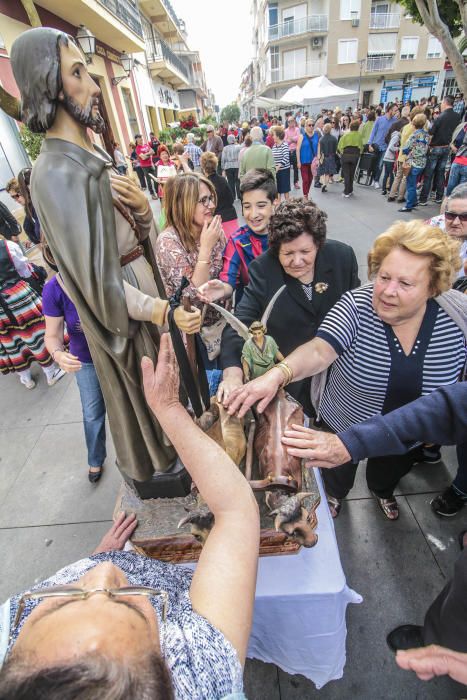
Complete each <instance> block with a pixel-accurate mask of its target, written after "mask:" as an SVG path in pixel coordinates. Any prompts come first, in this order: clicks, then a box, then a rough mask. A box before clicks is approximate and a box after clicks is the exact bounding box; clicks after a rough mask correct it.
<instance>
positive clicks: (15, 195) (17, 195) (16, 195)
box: [10, 194, 21, 199]
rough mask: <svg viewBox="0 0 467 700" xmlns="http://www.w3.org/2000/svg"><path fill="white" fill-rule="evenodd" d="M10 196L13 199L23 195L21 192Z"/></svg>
mask: <svg viewBox="0 0 467 700" xmlns="http://www.w3.org/2000/svg"><path fill="white" fill-rule="evenodd" d="M10 197H11V198H12V199H19V198H20V197H21V195H20V194H10Z"/></svg>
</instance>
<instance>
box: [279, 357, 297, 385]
mask: <svg viewBox="0 0 467 700" xmlns="http://www.w3.org/2000/svg"><path fill="white" fill-rule="evenodd" d="M276 367H279V369H280V370H281V371H282V373H283V375H284V378H285V381H284V384H282V386H283V387H284V386H287V384H290V383H291V382H292V380H293V369H292V367H290V366H289V365H288V364H287V362H286V361H285V360H282V362H279V363H278V364H277V365H276Z"/></svg>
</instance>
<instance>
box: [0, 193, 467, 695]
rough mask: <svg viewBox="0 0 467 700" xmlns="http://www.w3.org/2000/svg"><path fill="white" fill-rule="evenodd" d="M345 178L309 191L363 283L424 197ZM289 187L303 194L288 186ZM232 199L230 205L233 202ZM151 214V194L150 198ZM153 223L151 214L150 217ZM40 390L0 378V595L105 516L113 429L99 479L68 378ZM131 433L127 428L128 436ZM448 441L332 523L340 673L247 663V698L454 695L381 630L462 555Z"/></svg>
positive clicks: (90, 540) (112, 473) (407, 614)
mask: <svg viewBox="0 0 467 700" xmlns="http://www.w3.org/2000/svg"><path fill="white" fill-rule="evenodd" d="M342 191H343V186H342V185H341V184H334V185H332V186H331V187H330V188H329V191H328V192H327V193H321V191H320V190H317V189H312V191H311V197H312V198H313V199H314V200H315V202H316V203H317V204H318V205H319V206H320V207H322V208H323V209H324V210H325V211H327V213H328V217H329V218H328V237H329V238H334V239H338V240H342V241H345V242H346V243H349V244H350V245H352V246H353V248H354V250H355V252H356V255H357V258H358V262H359V268H360V277H361V279H362V281H365V280H366V279H367V277H366V255H367V252H368V249H369V247H370V246H371V243H372V241H373V240H374V239H375V237H376V236H377V235H378V234H380V233H381V232H383V231H384V230H385V229H386V228H387V227H388V226H389V225H390V224H391V223H392V222H393V221H394V220H396V219H398V218H402V217H405V218H409V219H413V218H427V217H429V216H434V215H435V214H437V213H439V207H436V206H435V205H430V206H428V207H426V208H424V209H420V210H419V212H412V213H411V214H405V215H404V214H399V213H398V212H397V208H398V206H400V205H397V204H389V203H387V202H386V198H385V197H383V196H381V194H380V191H375V190H374V189H373V188H367V187H364V186H356V188H355V195H354V197H351V198H349V199H344V198H343V197H342V196H341V195H342ZM294 195H300V192H299V191H295V192H294ZM237 205H238V203H237ZM152 206H153V209H154V212H155V214H156V215H158V213H159V203H158V202H157V203H152ZM156 220H157V219H156ZM32 372H33V375H34V377H35V379H36V380H37V387H36V389H34V390H33V391H27V390H26V389H24V388H23V387H22V386H20V384H19V381H18V378H17V377H15V376H11V375H10V376H6V377H1V378H0V386H1V394H0V408H1V412H0V551H1V562H2V564H1V576H0V601H2V600H4V599H5V598H6V597H7V596H9V595H10V594H12V593H14V592H18V591H20V590H25V589H26V588H28V587H29V586H30V585H31V584H33V583H34V582H37V581H40V580H41V579H42V578H44V577H46V576H48V575H50V574H52V573H53V572H55V571H56V570H57V569H58V568H60V567H61V566H64V565H65V564H68V563H70V562H72V561H75V560H76V559H79V558H81V557H83V556H86V555H88V554H89V553H90V552H92V550H93V548H94V547H95V545H96V544H97V543H98V542H99V539H100V538H101V536H102V535H103V534H104V532H105V531H106V530H107V529H108V527H109V526H110V523H111V516H112V511H113V508H114V505H115V501H116V497H117V490H118V487H119V483H120V479H119V474H118V472H117V469H116V467H115V466H114V450H113V447H112V443H111V439H110V435H109V439H108V457H107V460H106V463H105V472H104V475H103V477H102V479H101V481H100V482H99V483H98V484H97V485H92V484H90V483H89V481H88V479H87V464H86V450H85V443H84V435H83V428H82V423H81V407H80V402H79V395H78V390H77V386H76V382H75V380H74V378H73V377H72V376H66V377H65V378H64V379H62V380H61V381H60V382H59V383H58V384H57V385H56V386H54V387H51V388H49V387H48V386H47V384H46V381H45V378H44V375H43V373H42V372H41V370H40V369H39V368H38V367H33V370H32ZM128 437H129V439H131V436H128ZM455 469H456V457H455V451H454V448H443V462H442V463H441V464H437V465H420V466H417V467H415V469H414V470H413V471H412V473H411V474H409V475H407V476H406V477H405V478H404V479H403V480H402V481H401V483H400V487H399V494H400V496H399V504H400V517H399V520H398V521H396V522H389V521H388V520H386V519H385V518H384V516H383V515H382V514H381V512H379V510H378V508H377V506H376V503H375V502H374V500H372V497H371V495H370V493H369V491H368V489H367V486H366V481H365V477H364V466H363V465H362V466H361V467H360V469H359V474H358V478H357V483H356V485H355V487H354V489H353V490H352V492H351V493H350V495H349V498H348V499H347V501H346V502H345V503H344V506H343V509H342V512H341V514H340V516H339V518H338V519H337V521H336V522H335V526H336V533H337V539H338V543H339V549H340V554H341V559H342V565H343V568H344V571H345V574H346V577H347V582H348V584H349V586H350V587H351V588H353V589H354V590H355V591H357V592H358V593H360V594H361V595H362V596H363V603H362V604H361V605H351V606H349V608H348V612H347V625H348V637H347V665H346V667H345V671H344V677H343V679H341V680H338V681H333V682H331V683H329V684H328V685H326V686H325V687H324V688H323V689H322V690H320V691H317V690H316V689H315V687H314V685H313V684H312V683H311V682H310V681H308V680H306V679H305V678H303V677H301V676H290V675H288V674H287V673H284V672H283V671H281V670H280V669H278V668H277V667H275V666H273V665H270V664H263V663H261V662H258V661H248V662H247V666H246V672H245V679H246V686H245V687H246V694H247V696H248V698H250V699H251V700H263V699H264V700H295V699H297V700H298V699H300V700H301V699H303V698H315V697H316V698H318V697H319V698H320V700H334V699H343V698H349V697H352V698H358V699H359V700H376V699H384V700H413V699H415V698H419V699H423V700H431V699H433V700H434V699H435V698H436V700H444V699H446V700H448V699H449V700H450V699H451V698H456V697H460V696H459V695H457V694H455V691H453V690H452V687H451V686H450V684H449V682H447V681H446V679H437V680H435V681H431V682H429V683H423V682H422V681H419V680H418V679H417V678H416V677H415V676H414V675H413V674H409V673H407V672H405V671H401V670H399V669H398V667H397V666H396V664H395V662H394V658H393V655H392V653H391V652H390V651H389V649H388V648H387V646H386V642H385V637H386V634H387V633H388V632H389V631H390V630H391V629H393V628H394V627H395V626H397V625H399V624H403V623H408V622H410V623H416V624H420V623H422V621H423V616H424V613H425V611H426V609H427V607H428V605H429V604H430V602H431V601H432V600H433V599H434V597H435V596H436V595H437V593H438V592H439V591H440V590H441V589H442V587H443V586H444V584H445V582H446V580H447V579H448V578H449V577H450V576H451V574H452V570H453V564H454V561H455V559H456V556H457V553H458V545H457V537H456V536H457V533H458V531H459V530H460V529H462V527H464V528H465V527H466V521H467V509H465V510H464V512H463V513H461V514H459V515H457V516H456V517H454V518H450V519H440V518H438V517H437V516H435V515H434V514H433V513H432V511H431V509H430V506H429V502H430V500H431V498H432V497H433V495H434V494H437V493H438V492H439V491H440V490H442V489H443V488H444V487H445V486H446V485H447V484H449V483H450V480H451V478H452V476H453V475H454V474H455Z"/></svg>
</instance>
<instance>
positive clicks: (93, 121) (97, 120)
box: [62, 91, 105, 134]
mask: <svg viewBox="0 0 467 700" xmlns="http://www.w3.org/2000/svg"><path fill="white" fill-rule="evenodd" d="M63 96H64V97H63V102H62V105H63V108H64V109H66V111H67V112H68V114H69V115H70V116H72V117H73V119H76V121H77V122H79V123H80V124H82V125H83V126H87V127H89V128H90V129H92V130H93V131H94V133H96V134H102V132H103V131H104V129H105V122H104V119H103V117H102V115H101V114H100V112H97V114H95V115H93V113H92V108H93V107H94V106H95V105H97V106H98V105H99V100H98V99H97V98H91V99H90V100H89V103H88V104H87V106H86V107H82V106H81V105H80V104H78V103H77V102H75V101H74V100H73V98H72V97H70V95H67V93H66V92H65V91H63Z"/></svg>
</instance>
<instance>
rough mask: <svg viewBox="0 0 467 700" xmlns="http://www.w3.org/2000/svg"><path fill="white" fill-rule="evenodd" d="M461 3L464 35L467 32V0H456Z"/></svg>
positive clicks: (460, 10) (460, 9)
mask: <svg viewBox="0 0 467 700" xmlns="http://www.w3.org/2000/svg"><path fill="white" fill-rule="evenodd" d="M456 2H457V4H458V5H459V12H460V15H461V20H462V26H463V27H464V35H465V34H467V2H466V1H465V0H456Z"/></svg>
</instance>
